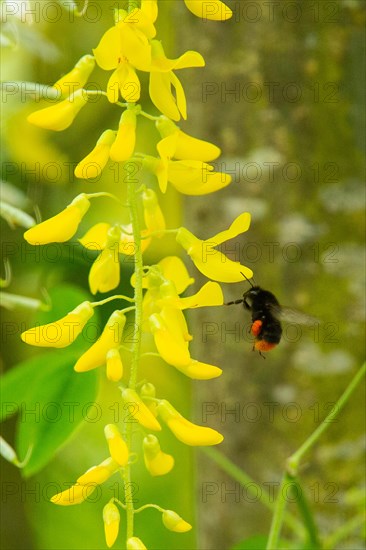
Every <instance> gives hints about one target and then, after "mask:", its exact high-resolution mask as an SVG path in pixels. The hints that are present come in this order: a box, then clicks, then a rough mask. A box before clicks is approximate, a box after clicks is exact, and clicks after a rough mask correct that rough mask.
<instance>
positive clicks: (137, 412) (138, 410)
mask: <svg viewBox="0 0 366 550" xmlns="http://www.w3.org/2000/svg"><path fill="white" fill-rule="evenodd" d="M122 398H123V400H124V402H125V404H126V408H127V409H128V410H129V418H130V420H129V421H130V422H139V423H140V424H141V425H142V426H144V428H146V429H147V430H154V431H160V430H161V426H160V424H159V422H158V421H157V420H156V418H155V417H154V415H153V414H152V413H151V411H150V410H149V409H148V408H147V406H146V405H145V403H144V402H143V401H142V399H141V398H140V396H139V395H138V394H137V393H136V392H135V391H134V390H131V389H130V388H127V389H125V390H123V391H122Z"/></svg>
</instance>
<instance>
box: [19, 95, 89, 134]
mask: <svg viewBox="0 0 366 550" xmlns="http://www.w3.org/2000/svg"><path fill="white" fill-rule="evenodd" d="M87 102H88V95H87V93H86V92H85V91H84V90H77V91H76V92H74V93H73V94H71V95H70V96H69V97H67V98H66V99H65V100H64V101H61V102H59V103H56V104H55V105H52V106H51V107H46V108H45V109H40V110H39V111H34V113H31V114H30V115H28V117H27V120H28V122H30V123H31V124H34V125H35V126H39V127H40V128H44V129H45V130H54V131H56V132H61V131H62V130H65V129H66V128H68V127H69V126H71V124H72V123H73V122H74V119H75V117H76V115H77V114H78V113H79V111H80V110H81V109H82V108H83V107H84V106H85V105H86V104H87Z"/></svg>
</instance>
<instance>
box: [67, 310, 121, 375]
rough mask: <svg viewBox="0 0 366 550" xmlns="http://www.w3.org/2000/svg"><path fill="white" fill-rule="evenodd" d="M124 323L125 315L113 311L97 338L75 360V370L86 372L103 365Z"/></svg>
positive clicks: (116, 343) (117, 341)
mask: <svg viewBox="0 0 366 550" xmlns="http://www.w3.org/2000/svg"><path fill="white" fill-rule="evenodd" d="M125 324H126V317H125V315H124V314H123V313H122V312H121V311H119V310H116V311H114V312H113V313H112V315H111V316H110V317H109V319H108V321H107V323H106V325H105V327H104V329H103V332H102V334H101V335H100V336H99V338H98V340H97V341H96V342H95V343H94V344H93V345H92V346H91V347H90V348H89V349H88V350H87V351H86V352H85V353H83V355H82V356H81V357H80V358H79V359H78V361H77V362H76V364H75V366H74V369H75V370H76V372H86V371H88V370H92V369H95V368H97V367H100V366H102V365H104V364H105V363H106V360H107V353H108V351H109V350H111V349H114V348H116V347H118V346H119V344H120V342H121V340H122V336H123V329H124V326H125Z"/></svg>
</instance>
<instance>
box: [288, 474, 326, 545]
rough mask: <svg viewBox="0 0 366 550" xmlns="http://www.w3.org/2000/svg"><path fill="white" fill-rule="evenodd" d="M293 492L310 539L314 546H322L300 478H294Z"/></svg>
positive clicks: (292, 481)
mask: <svg viewBox="0 0 366 550" xmlns="http://www.w3.org/2000/svg"><path fill="white" fill-rule="evenodd" d="M291 484H292V492H293V494H294V496H295V498H296V502H297V505H298V507H299V511H300V514H301V515H302V518H303V521H304V525H305V527H306V529H307V531H308V535H309V541H310V542H311V547H312V548H321V545H320V541H319V533H318V528H317V526H316V524H315V521H314V518H313V514H312V512H311V509H310V508H309V505H308V502H307V500H306V497H305V495H304V491H303V488H302V487H301V484H300V482H299V480H298V479H296V478H292V480H291Z"/></svg>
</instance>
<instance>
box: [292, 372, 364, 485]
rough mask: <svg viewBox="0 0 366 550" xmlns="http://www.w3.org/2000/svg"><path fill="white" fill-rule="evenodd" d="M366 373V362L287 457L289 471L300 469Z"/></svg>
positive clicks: (293, 471)
mask: <svg viewBox="0 0 366 550" xmlns="http://www.w3.org/2000/svg"><path fill="white" fill-rule="evenodd" d="M365 373H366V363H364V364H363V365H362V367H361V368H360V369H359V370H358V371H357V372H356V374H355V376H354V377H353V378H352V380H351V382H350V383H349V384H348V386H347V388H346V389H345V390H344V392H343V393H342V395H341V397H340V398H339V399H338V401H337V402H336V404H335V405H334V407H333V409H332V410H331V412H330V413H329V414H328V415H327V416H326V418H325V419H324V420H323V422H322V423H321V424H320V426H318V427H317V428H316V430H314V432H313V433H312V434H311V435H310V436H309V437H308V438H307V440H306V441H305V442H304V443H303V444H302V445H301V447H299V449H297V451H296V452H295V453H294V454H292V455H291V456H290V457H289V458H288V459H287V471H288V472H289V473H290V474H291V475H292V476H295V475H296V474H297V471H298V467H299V463H300V460H301V459H302V457H303V456H304V454H305V453H306V452H307V451H308V450H309V449H311V447H312V446H313V445H314V444H315V443H316V442H317V441H318V439H319V438H320V436H321V435H322V434H323V432H325V430H326V429H327V428H329V426H330V424H331V423H332V422H334V420H335V418H336V417H337V416H338V414H339V413H340V411H341V410H342V409H343V407H344V406H345V404H346V403H347V401H348V399H349V398H350V397H351V395H352V393H353V391H354V390H355V389H356V388H357V386H358V384H359V383H360V382H361V380H362V378H363V377H364V376H365Z"/></svg>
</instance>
